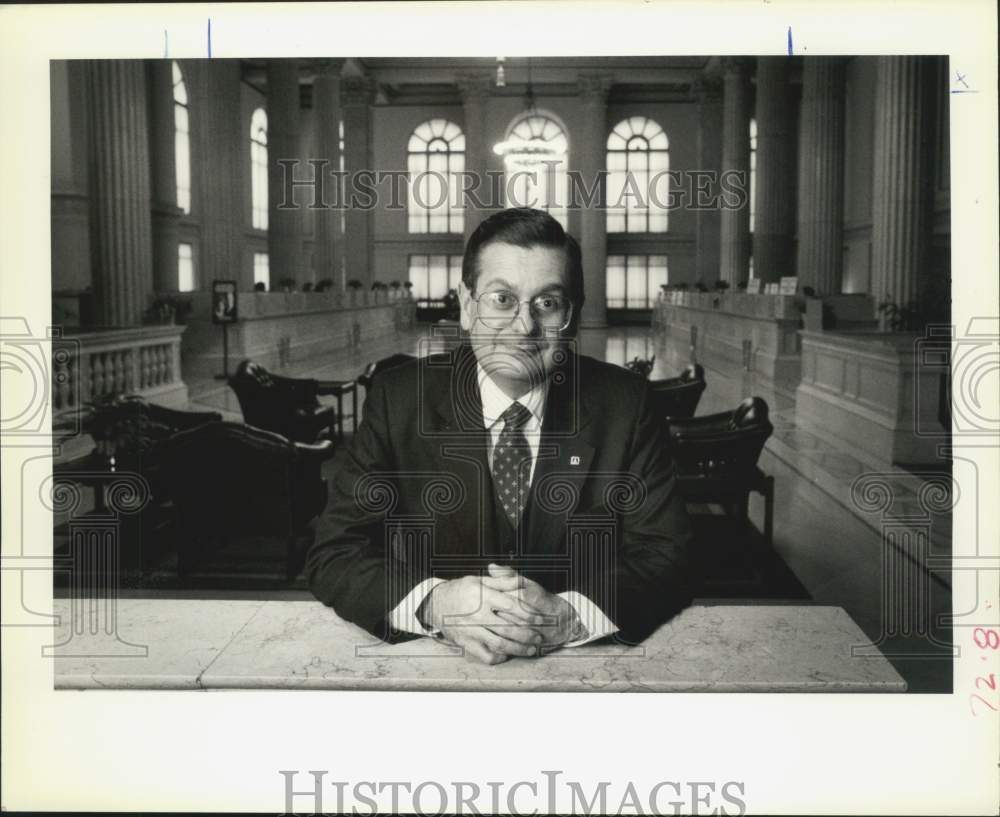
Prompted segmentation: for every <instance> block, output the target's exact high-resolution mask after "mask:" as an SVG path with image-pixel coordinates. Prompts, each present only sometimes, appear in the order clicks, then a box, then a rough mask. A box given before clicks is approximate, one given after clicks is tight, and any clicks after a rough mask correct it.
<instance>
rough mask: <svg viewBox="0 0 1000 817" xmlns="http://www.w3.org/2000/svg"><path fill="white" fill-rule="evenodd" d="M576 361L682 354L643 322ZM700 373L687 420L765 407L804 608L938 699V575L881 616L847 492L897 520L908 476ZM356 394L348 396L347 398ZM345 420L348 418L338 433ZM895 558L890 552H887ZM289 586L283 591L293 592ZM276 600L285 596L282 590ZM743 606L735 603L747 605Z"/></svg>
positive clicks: (780, 539) (944, 599) (933, 551)
mask: <svg viewBox="0 0 1000 817" xmlns="http://www.w3.org/2000/svg"><path fill="white" fill-rule="evenodd" d="M440 331H441V330H440V329H439V328H437V327H430V326H422V327H419V328H418V329H416V330H413V331H410V332H408V333H404V334H400V335H396V336H389V337H387V338H385V339H383V340H380V341H378V342H375V343H371V344H369V345H367V346H365V347H363V348H360V349H358V350H355V351H353V352H349V353H344V352H341V353H337V354H331V355H329V356H322V357H314V358H310V359H302V360H295V359H293V360H291V361H290V362H289V363H288V365H287V367H286V368H284V369H282V370H280V373H281V374H283V375H287V376H292V377H315V378H320V379H353V378H354V377H356V376H357V375H359V374H360V373H361V372H362V371H363V369H364V367H365V365H366V364H367V363H368V362H370V361H372V360H377V359H379V358H382V357H385V356H387V355H389V354H392V353H394V352H399V351H403V352H409V353H412V354H418V355H422V354H427V353H428V352H429V351H433V350H434V349H435V348H436V347H437V346H439V339H438V338H435V337H434V334H436V333H438V332H440ZM578 343H579V348H580V351H581V352H582V353H584V354H588V355H591V356H593V357H598V358H602V359H606V360H608V361H609V362H613V363H616V364H624V363H625V362H626V361H627V360H631V359H632V358H634V357H636V356H640V357H647V358H648V357H650V356H653V355H655V356H656V362H655V367H654V370H653V372H652V373H651V378H652V379H658V378H661V377H670V376H673V375H675V374H676V373H678V372H679V371H680V369H681V368H682V367H683V366H684V365H685V364H686V363H688V362H689V361H690V358H689V354H688V350H686V349H677V348H669V347H668V346H667V345H666V344H665V343H664V342H663V341H661V340H660V339H659V338H658V337H657V336H656V335H654V334H653V333H652V332H651V331H650V330H649V329H648V328H646V327H638V326H630V327H612V328H608V329H604V330H589V331H584V332H582V333H581V335H580V337H579V339H578ZM699 362H700V363H702V365H703V366H705V369H706V380H707V383H708V386H707V389H706V391H705V393H704V395H703V397H702V400H701V403H700V405H699V407H698V414H699V415H702V414H709V413H712V412H716V411H723V410H727V409H731V408H732V407H733V406H735V405H736V404H737V403H738V402H739V401H740V400H741V399H742V398H743V397H746V396H749V395H758V396H760V397H763V398H764V399H765V400H767V402H768V404H769V406H770V409H771V419H772V423H773V425H774V428H775V431H774V434H773V436H772V438H771V439H770V440H769V441H768V444H767V446H766V448H765V451H764V453H763V455H762V457H761V460H760V465H761V467H762V468H763V469H764V470H765V471H766V472H768V473H770V474H772V475H773V476H774V477H775V482H776V491H775V493H776V497H775V535H774V539H775V541H774V549H775V551H776V552H777V554H778V555H779V556H780V558H781V559H782V560H783V561H784V562H785V564H786V565H787V566H788V568H790V570H791V571H792V572H793V573H794V574H795V577H796V578H797V580H798V581H799V582H800V583H801V585H802V586H803V587H804V588H805V590H806V592H807V593H808V595H809V596H810V597H811V600H812V602H813V603H815V604H823V605H837V606H841V607H843V608H844V609H845V610H847V612H848V613H849V614H850V615H851V617H852V618H853V619H854V620H855V621H856V622H857V623H858V624H859V626H860V627H861V629H862V630H863V631H864V632H865V633H866V634H867V636H868V637H869V638H871V639H872V641H873V642H875V643H878V644H879V648H880V650H881V651H882V652H884V653H886V654H887V656H888V657H889V658H890V660H891V661H892V662H893V664H894V665H895V666H896V668H897V670H898V671H899V672H900V673H901V674H902V675H903V676H904V677H905V678H906V679H907V682H908V683H909V686H910V690H911V692H931V691H936V692H944V691H949V690H950V688H951V661H950V659H949V657H950V647H949V646H948V644H949V643H950V636H949V633H948V632H947V631H943V630H942V629H941V628H939V627H938V626H937V621H938V617H939V616H940V615H941V614H944V613H947V612H950V610H951V593H950V587H949V577H948V574H947V571H946V570H939V571H934V572H933V573H930V572H928V571H926V570H924V569H923V567H922V566H919V565H916V564H911V565H910V568H911V569H912V571H913V572H914V574H915V577H914V579H913V581H914V582H915V583H917V584H919V587H920V588H921V590H920V592H923V593H925V594H926V596H927V598H926V604H924V605H923V607H924V609H926V610H927V615H926V616H925V617H924V618H923V620H920V621H909V620H906V621H897V620H894V619H892V618H891V617H889V618H888V620H887V617H886V614H884V613H883V608H884V607H886V605H885V604H884V603H883V601H884V600H885V599H886V598H888V596H887V594H888V593H890V592H891V588H888V587H887V585H888V581H887V580H886V581H884V580H883V576H885V575H886V572H887V569H886V567H885V565H886V563H887V560H891V558H893V554H892V552H891V546H890V545H888V544H887V543H886V535H885V532H884V530H883V526H882V520H883V519H884V517H882V516H880V515H877V514H873V513H868V512H866V510H865V509H864V508H863V507H859V505H858V502H857V500H856V498H855V497H852V494H851V486H852V483H853V482H854V481H855V479H856V478H857V477H859V476H861V475H864V474H878V476H879V478H880V479H881V480H882V482H883V483H885V484H887V485H888V486H889V490H890V492H891V495H892V497H893V502H894V506H893V510H894V512H895V513H897V514H904V513H905V511H907V510H908V509H912V508H913V507H915V505H916V502H917V499H916V498H917V492H918V491H919V490H920V488H921V486H922V479H921V477H920V476H918V475H915V474H913V473H910V472H908V471H905V470H903V469H899V468H893V467H891V466H888V465H887V464H884V463H878V462H876V461H873V460H872V459H871V457H869V456H868V455H867V454H866V452H865V451H864V450H863V449H857V450H847V449H846V448H845V447H844V445H843V444H842V443H834V442H832V441H829V440H826V439H823V438H822V437H821V436H819V435H817V434H815V433H812V432H810V431H808V430H806V429H802V428H798V427H797V426H796V423H795V392H794V384H789V383H773V382H771V381H768V380H766V379H764V378H762V377H759V376H757V375H756V374H755V373H753V372H739V373H733V372H732V371H728V372H727V371H726V370H725V367H724V366H722V365H713V362H712V361H699ZM188 386H189V390H190V408H191V409H212V410H216V411H219V412H221V413H222V414H223V416H224V417H225V418H226V419H232V420H236V421H239V420H240V419H241V414H240V410H239V405H238V403H237V402H236V398H235V395H234V394H233V393H232V391H231V390H230V389H229V388H228V386H226V385H225V383H224V382H223V381H219V380H214V379H205V380H200V381H194V382H189V383H188ZM359 397H360V395H359ZM349 428H350V423H348V429H349ZM762 504H763V503H762V502H761V501H760V500H759V497H756V496H755V497H754V498H753V500H752V502H751V516H752V518H753V519H754V521H755V522H756V523H757V525H758V526H761V525H762V513H763V507H762ZM927 540H928V543H929V544H928V545H927V547H928V548H929V550H930V553H929V555H930V556H939V557H942V558H943V559H944V561H945V562H947V557H948V555H949V554H950V546H951V540H950V514H942V515H940V516H939V517H935V518H934V519H932V520H930V527H929V536H928V537H927ZM895 558H898V554H896V555H895ZM297 592H298V591H290V594H291V596H290V597H295V596H296V595H297ZM285 595H286V597H288V595H287V594H285ZM747 601H750V602H751V603H752V601H753V600H752V599H748V600H742V601H741V603H747Z"/></svg>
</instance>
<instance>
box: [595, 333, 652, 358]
mask: <svg viewBox="0 0 1000 817" xmlns="http://www.w3.org/2000/svg"><path fill="white" fill-rule="evenodd" d="M655 354H656V344H655V343H654V342H653V340H652V338H650V336H649V335H648V334H645V335H636V334H634V333H632V332H628V333H623V334H619V333H616V332H608V333H607V339H606V340H605V342H604V359H605V360H606V361H607V362H608V363H616V364H618V365H619V366H624V365H625V364H626V363H628V361H630V360H634V359H635V358H637V357H641V358H644V359H646V360H649V358H651V357H653V355H655Z"/></svg>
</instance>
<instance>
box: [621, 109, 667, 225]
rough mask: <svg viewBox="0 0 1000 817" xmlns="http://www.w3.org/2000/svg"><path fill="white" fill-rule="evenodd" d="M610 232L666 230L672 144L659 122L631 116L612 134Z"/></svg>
mask: <svg viewBox="0 0 1000 817" xmlns="http://www.w3.org/2000/svg"><path fill="white" fill-rule="evenodd" d="M607 163H608V189H607V206H608V211H607V212H608V232H611V233H665V232H666V231H667V215H668V209H667V208H668V203H669V195H670V180H669V177H668V176H667V171H668V170H670V143H669V142H668V141H667V134H665V133H664V132H663V128H661V127H660V126H659V125H658V124H657V123H656V122H654V121H653V120H652V119H649V118H647V117H645V116H630V117H629V118H628V119H626V120H624V121H622V122H619V123H618V125H616V126H615V129H614V130H613V131H611V135H610V136H608V156H607Z"/></svg>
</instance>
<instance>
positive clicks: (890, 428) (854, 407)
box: [795, 331, 944, 463]
mask: <svg viewBox="0 0 1000 817" xmlns="http://www.w3.org/2000/svg"><path fill="white" fill-rule="evenodd" d="M801 334H802V382H801V383H800V384H799V387H798V390H797V392H796V397H795V417H796V422H797V423H798V424H799V425H801V426H802V427H804V428H806V429H807V430H809V431H812V432H814V433H816V434H818V435H820V436H824V437H828V438H833V439H835V440H838V441H843V442H845V443H848V444H850V445H853V446H854V447H855V448H860V449H863V451H864V452H865V453H866V454H868V455H870V456H871V457H874V458H875V461H878V462H886V463H888V462H897V463H898V462H901V463H925V462H935V461H937V446H938V445H939V444H940V442H941V439H940V434H938V435H931V434H927V433H917V430H918V429H930V428H937V429H938V430H939V431H941V432H943V431H944V429H943V428H942V427H941V425H940V423H939V420H938V411H939V405H940V394H939V391H938V390H939V388H940V384H939V381H938V379H937V378H936V377H927V376H923V377H922V376H921V372H920V363H919V357H918V354H917V349H918V341H919V340H920V339H921V337H922V336H920V335H918V334H916V333H878V332H808V331H805V332H802V333H801Z"/></svg>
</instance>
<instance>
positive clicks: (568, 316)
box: [473, 289, 573, 332]
mask: <svg viewBox="0 0 1000 817" xmlns="http://www.w3.org/2000/svg"><path fill="white" fill-rule="evenodd" d="M473 300H474V301H475V302H476V306H477V308H478V312H479V319H480V320H481V321H482V322H483V323H484V324H485V325H486V326H487V327H489V328H490V329H504V328H506V327H507V326H509V325H510V324H511V323H513V321H514V320H515V319H516V318H517V316H518V315H520V314H521V304H527V305H528V312H529V314H530V315H531V317H532V318H533V319H534V321H535V323H537V324H538V325H539V326H541V327H542V328H543V329H550V330H553V331H556V332H561V331H563V330H564V329H566V328H567V327H568V326H569V325H570V322H571V321H572V320H573V302H572V301H571V300H570V299H569V298H567V297H566V296H565V295H559V294H558V293H554V292H548V293H543V294H541V295H536V296H535V297H534V298H532V299H531V300H529V301H520V300H518V298H517V296H516V295H515V294H514V293H513V292H508V291H507V290H502V289H498V290H491V291H489V292H483V293H481V294H480V295H479V296H478V297H474V298H473Z"/></svg>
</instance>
